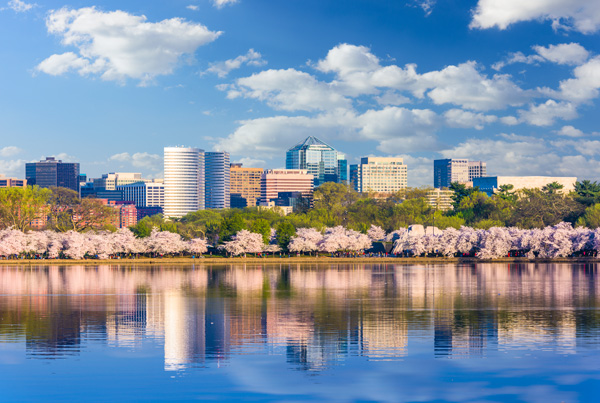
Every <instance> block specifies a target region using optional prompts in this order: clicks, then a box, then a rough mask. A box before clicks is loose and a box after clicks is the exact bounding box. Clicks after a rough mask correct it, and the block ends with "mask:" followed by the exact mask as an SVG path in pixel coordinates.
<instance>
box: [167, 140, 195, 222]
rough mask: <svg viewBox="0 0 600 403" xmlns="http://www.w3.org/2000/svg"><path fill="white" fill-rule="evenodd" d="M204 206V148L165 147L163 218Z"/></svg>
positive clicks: (177, 215)
mask: <svg viewBox="0 0 600 403" xmlns="http://www.w3.org/2000/svg"><path fill="white" fill-rule="evenodd" d="M203 209H204V150H201V149H199V148H191V147H165V208H164V214H165V216H166V217H183V216H184V215H186V214H187V213H192V212H194V211H198V210H203Z"/></svg>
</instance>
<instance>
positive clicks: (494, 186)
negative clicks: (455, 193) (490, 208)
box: [473, 176, 577, 196]
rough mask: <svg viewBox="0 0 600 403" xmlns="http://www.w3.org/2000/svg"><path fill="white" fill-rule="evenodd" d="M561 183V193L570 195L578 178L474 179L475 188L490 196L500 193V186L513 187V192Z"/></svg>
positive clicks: (507, 177) (490, 177)
mask: <svg viewBox="0 0 600 403" xmlns="http://www.w3.org/2000/svg"><path fill="white" fill-rule="evenodd" d="M553 182H556V183H559V184H561V185H562V186H563V188H562V189H560V192H561V193H569V192H572V191H574V190H575V182H577V178H576V177H565V176H486V177H482V178H474V179H473V186H474V187H479V190H480V191H482V192H485V193H487V195H488V196H491V195H493V194H494V193H495V192H497V191H498V189H499V188H500V186H504V185H513V189H512V191H515V190H519V189H541V188H543V187H544V186H546V185H548V184H550V183H553Z"/></svg>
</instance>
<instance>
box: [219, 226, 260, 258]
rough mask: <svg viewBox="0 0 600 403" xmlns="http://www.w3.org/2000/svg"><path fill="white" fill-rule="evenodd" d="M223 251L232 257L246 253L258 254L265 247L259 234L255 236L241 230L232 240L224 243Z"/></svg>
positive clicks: (252, 233)
mask: <svg viewBox="0 0 600 403" xmlns="http://www.w3.org/2000/svg"><path fill="white" fill-rule="evenodd" d="M224 247H225V250H226V251H227V252H228V253H230V254H231V255H233V256H237V255H241V254H242V253H243V254H244V255H245V254H246V253H259V252H262V250H263V249H264V247H265V244H264V242H263V237H262V235H261V234H256V233H254V232H250V231H248V230H245V229H244V230H241V231H239V232H238V233H237V234H235V235H234V236H233V237H232V240H231V241H229V242H225V245H224Z"/></svg>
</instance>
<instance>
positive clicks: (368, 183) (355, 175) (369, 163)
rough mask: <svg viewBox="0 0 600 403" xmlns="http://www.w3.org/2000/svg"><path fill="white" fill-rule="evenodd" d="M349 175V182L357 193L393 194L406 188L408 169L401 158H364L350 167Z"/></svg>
mask: <svg viewBox="0 0 600 403" xmlns="http://www.w3.org/2000/svg"><path fill="white" fill-rule="evenodd" d="M350 173H351V177H350V182H351V183H352V186H353V187H354V190H356V191H357V192H359V193H364V192H374V193H395V192H398V191H400V190H404V189H406V187H407V182H408V167H407V166H406V164H404V159H402V158H393V157H364V158H361V160H360V164H356V165H351V166H350Z"/></svg>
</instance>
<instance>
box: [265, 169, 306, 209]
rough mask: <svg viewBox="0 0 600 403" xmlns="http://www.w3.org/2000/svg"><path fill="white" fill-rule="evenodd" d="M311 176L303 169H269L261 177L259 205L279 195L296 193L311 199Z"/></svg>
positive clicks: (273, 199)
mask: <svg viewBox="0 0 600 403" xmlns="http://www.w3.org/2000/svg"><path fill="white" fill-rule="evenodd" d="M313 178H314V177H313V175H311V174H309V173H308V171H307V170H305V169H269V170H266V171H264V172H263V174H262V177H261V200H260V201H261V203H269V202H271V201H275V200H276V199H278V198H279V196H280V193H296V194H298V195H299V196H301V197H304V198H311V197H312V193H313Z"/></svg>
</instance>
